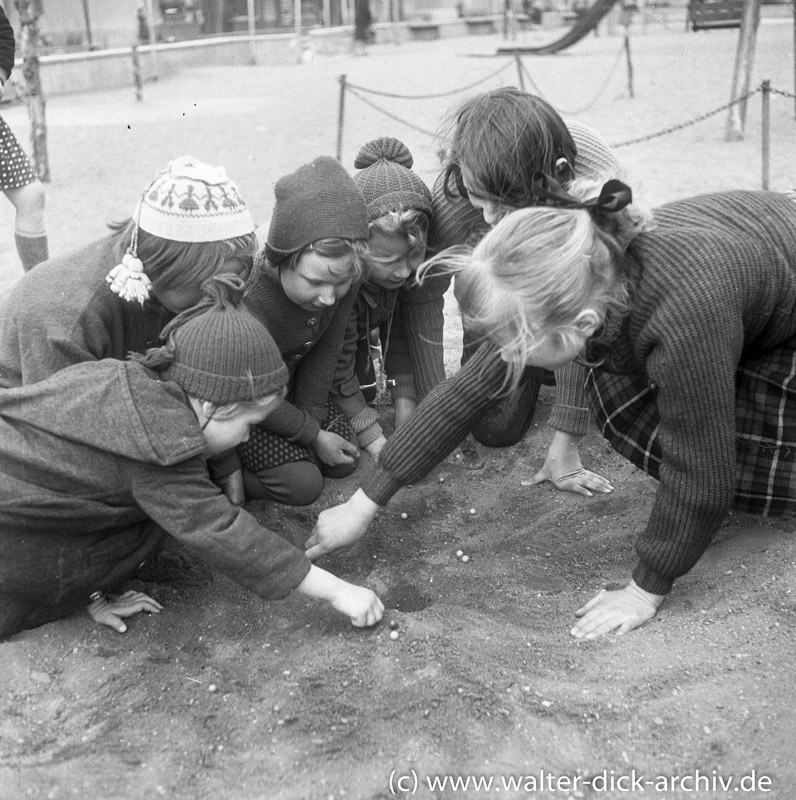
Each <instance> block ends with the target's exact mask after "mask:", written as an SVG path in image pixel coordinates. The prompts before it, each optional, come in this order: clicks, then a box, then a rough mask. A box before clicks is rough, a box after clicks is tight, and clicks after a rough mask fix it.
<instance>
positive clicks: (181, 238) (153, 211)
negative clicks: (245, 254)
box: [105, 156, 254, 305]
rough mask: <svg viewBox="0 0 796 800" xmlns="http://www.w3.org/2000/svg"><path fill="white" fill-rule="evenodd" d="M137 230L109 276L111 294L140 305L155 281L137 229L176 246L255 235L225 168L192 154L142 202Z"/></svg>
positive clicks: (164, 175)
mask: <svg viewBox="0 0 796 800" xmlns="http://www.w3.org/2000/svg"><path fill="white" fill-rule="evenodd" d="M133 219H134V220H135V227H134V229H133V235H132V238H131V241H130V247H129V248H128V249H127V252H126V253H125V255H124V257H123V258H122V263H121V264H117V265H116V266H115V267H114V268H113V269H112V270H111V271H110V272H109V273H108V275H107V277H106V279H105V280H106V281H107V283H108V286H109V288H110V290H111V291H112V292H114V293H115V294H118V295H119V296H120V297H121V298H122V299H123V300H127V301H133V300H137V301H138V302H139V303H141V304H142V305H143V304H144V302H145V301H146V300H147V299H148V298H149V290H150V289H151V287H152V282H151V281H150V279H149V277H148V276H147V274H146V272H145V271H144V265H143V263H142V261H141V259H140V258H138V253H137V250H138V231H139V230H142V231H146V232H147V233H149V234H152V235H153V236H157V237H159V238H161V239H167V240H169V241H173V242H192V243H196V242H217V241H222V240H225V239H234V238H236V237H238V236H246V235H247V234H250V233H253V232H254V221H253V220H252V217H251V214H250V213H249V211H248V209H247V208H246V204H245V203H244V202H243V199H242V198H241V196H240V194H239V193H238V189H237V187H236V186H235V184H234V183H233V182H232V181H231V180H230V179H229V178H228V177H227V173H226V170H225V169H224V167H213V166H210V165H209V164H205V163H203V162H201V161H199V160H197V159H195V158H194V157H193V156H183V157H182V158H177V159H175V160H174V161H171V162H170V163H169V165H168V166H167V167H166V169H164V170H163V171H162V172H160V173H159V174H158V175H157V177H156V178H155V179H154V180H153V181H152V183H150V184H149V186H148V187H147V188H146V190H145V191H144V192H143V194H142V195H141V199H140V200H139V201H138V206H137V207H136V210H135V214H134V216H133Z"/></svg>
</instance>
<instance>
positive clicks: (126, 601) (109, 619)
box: [88, 591, 163, 633]
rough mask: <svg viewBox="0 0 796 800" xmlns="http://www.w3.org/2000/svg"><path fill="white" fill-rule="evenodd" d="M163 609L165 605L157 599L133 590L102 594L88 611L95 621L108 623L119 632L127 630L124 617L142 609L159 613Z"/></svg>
mask: <svg viewBox="0 0 796 800" xmlns="http://www.w3.org/2000/svg"><path fill="white" fill-rule="evenodd" d="M162 610H163V606H162V605H160V603H158V601H157V600H153V599H152V598H151V597H149V596H148V595H145V594H143V593H142V592H133V591H130V592H125V593H124V594H119V595H115V594H109V595H102V596H101V597H99V598H97V599H96V600H95V601H94V602H93V603H92V604H91V605H90V606H89V607H88V613H89V614H91V617H92V619H93V620H94V621H95V622H99V623H100V624H101V625H107V626H108V627H109V628H113V629H114V630H115V631H118V632H119V633H124V632H125V631H126V630H127V625H125V624H124V622H122V618H123V617H124V618H126V617H132V616H133V615H135V614H139V613H141V612H142V611H146V613H147V614H159V613H160V612H161V611H162Z"/></svg>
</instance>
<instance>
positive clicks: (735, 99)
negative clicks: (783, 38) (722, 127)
mask: <svg viewBox="0 0 796 800" xmlns="http://www.w3.org/2000/svg"><path fill="white" fill-rule="evenodd" d="M759 23H760V0H744V7H743V17H742V19H741V30H740V31H739V33H738V49H737V50H736V53H735V69H734V71H733V76H732V91H731V94H730V102H731V103H733V105H731V106H730V110H729V114H728V116H727V128H726V131H725V133H724V140H725V141H727V142H732V141H735V140H739V139H743V133H744V126H745V124H746V100H741V99H740V98H742V97H743V96H744V95H746V94H748V93H749V84H750V80H751V75H752V64H753V62H754V60H755V42H756V40H757V26H758V25H759Z"/></svg>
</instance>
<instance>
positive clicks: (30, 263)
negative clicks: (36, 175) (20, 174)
mask: <svg viewBox="0 0 796 800" xmlns="http://www.w3.org/2000/svg"><path fill="white" fill-rule="evenodd" d="M5 195H6V197H7V198H8V199H9V200H10V201H11V203H12V204H13V205H14V208H16V210H17V213H16V218H15V222H14V238H15V240H16V245H17V252H18V253H19V258H20V260H21V261H22V267H23V269H24V270H25V272H28V270H30V269H32V268H33V267H35V266H36V264H38V263H40V262H41V261H46V260H47V258H49V247H48V242H47V229H46V226H45V221H44V204H45V193H44V186H42V184H41V182H40V181H34V182H33V183H29V184H27V185H26V186H20V187H19V188H18V189H6V191H5Z"/></svg>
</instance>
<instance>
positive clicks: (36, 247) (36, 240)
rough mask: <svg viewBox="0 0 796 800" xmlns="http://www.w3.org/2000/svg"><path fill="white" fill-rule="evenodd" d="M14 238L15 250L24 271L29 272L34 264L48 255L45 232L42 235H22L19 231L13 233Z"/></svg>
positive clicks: (44, 259) (45, 258)
mask: <svg viewBox="0 0 796 800" xmlns="http://www.w3.org/2000/svg"><path fill="white" fill-rule="evenodd" d="M14 239H16V242H17V252H18V253H19V258H20V260H21V261H22V268H23V269H24V270H25V272H29V271H30V270H32V269H33V267H35V266H36V264H40V263H41V262H42V261H46V260H47V259H48V258H49V257H50V250H49V246H48V244H47V234H44V235H43V236H24V235H23V234H21V233H15V234H14Z"/></svg>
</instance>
